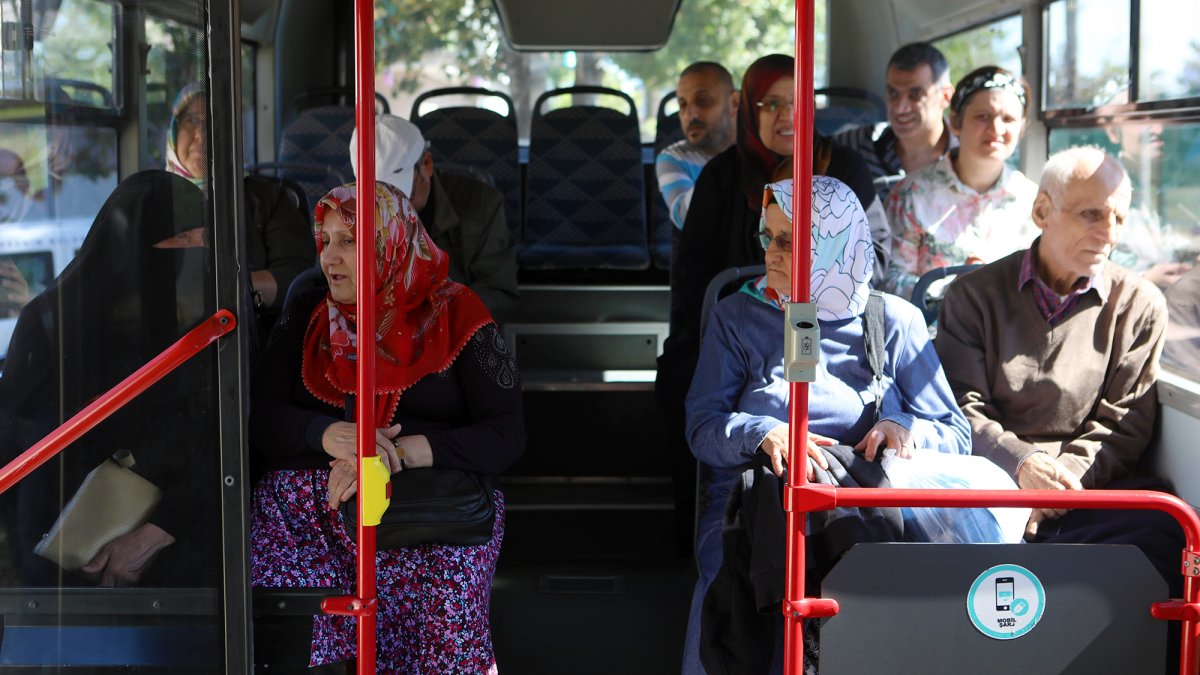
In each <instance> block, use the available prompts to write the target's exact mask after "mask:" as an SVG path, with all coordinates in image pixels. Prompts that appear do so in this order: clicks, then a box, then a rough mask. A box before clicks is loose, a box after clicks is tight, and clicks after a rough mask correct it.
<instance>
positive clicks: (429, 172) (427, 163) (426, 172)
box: [421, 150, 433, 180]
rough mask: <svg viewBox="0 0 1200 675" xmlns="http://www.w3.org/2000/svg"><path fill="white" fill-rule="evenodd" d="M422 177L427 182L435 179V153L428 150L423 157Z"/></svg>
mask: <svg viewBox="0 0 1200 675" xmlns="http://www.w3.org/2000/svg"><path fill="white" fill-rule="evenodd" d="M421 175H422V176H424V177H425V178H426V179H427V180H428V179H429V178H432V177H433V153H431V152H429V151H428V150H426V151H425V154H423V155H421Z"/></svg>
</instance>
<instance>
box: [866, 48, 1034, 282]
mask: <svg viewBox="0 0 1200 675" xmlns="http://www.w3.org/2000/svg"><path fill="white" fill-rule="evenodd" d="M1025 100H1026V99H1025V90H1024V88H1023V87H1022V85H1021V82H1020V81H1019V80H1018V78H1017V77H1016V76H1014V75H1013V74H1012V73H1010V72H1008V71H1007V70H1005V69H1003V68H1000V67H997V66H984V67H983V68H979V69H977V70H975V71H973V72H971V73H970V74H968V75H967V76H966V77H964V78H963V79H962V80H961V81H959V83H958V86H956V87H955V88H954V97H953V98H952V99H951V103H950V107H951V114H950V128H951V130H952V131H953V132H954V134H955V135H956V136H958V141H959V146H958V149H957V150H956V151H954V152H952V153H950V154H949V155H947V156H945V157H943V158H942V159H941V160H939V161H938V162H937V163H936V164H933V165H932V166H929V167H926V168H925V169H923V170H921V171H918V172H916V173H914V174H912V175H910V176H909V177H907V178H905V179H904V180H903V181H902V182H901V183H900V184H899V185H897V186H896V188H895V189H894V190H893V191H892V193H891V195H890V196H889V197H888V201H887V205H886V209H887V215H888V221H889V223H890V225H891V228H892V232H893V239H892V257H891V260H890V262H889V265H888V269H887V272H886V274H885V276H884V282H883V287H884V288H885V289H886V290H888V291H890V292H892V293H895V294H897V295H900V296H903V297H905V298H907V297H909V296H911V295H912V290H913V286H914V285H916V283H917V280H918V279H919V278H920V277H921V275H923V274H925V273H926V272H928V271H930V270H933V269H936V268H938V267H946V266H950V265H962V264H968V263H986V262H991V261H993V260H997V259H999V258H1001V257H1003V256H1005V255H1007V254H1009V253H1011V252H1013V251H1016V250H1019V249H1022V248H1025V247H1027V246H1029V244H1030V243H1031V242H1032V241H1033V239H1034V237H1036V236H1037V230H1036V228H1035V227H1034V225H1033V222H1032V221H1031V220H1030V216H1029V214H1030V209H1031V208H1032V206H1033V199H1034V197H1036V196H1037V184H1036V183H1034V182H1033V181H1031V180H1029V179H1028V178H1026V177H1025V176H1024V174H1022V173H1021V172H1020V171H1016V170H1014V169H1011V168H1009V167H1008V165H1007V164H1006V163H1005V161H1006V160H1007V159H1008V158H1009V157H1010V156H1011V155H1012V154H1013V152H1014V151H1015V150H1016V149H1017V142H1018V141H1019V140H1020V138H1021V132H1022V131H1023V129H1024V126H1025Z"/></svg>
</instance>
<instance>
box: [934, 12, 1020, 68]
mask: <svg viewBox="0 0 1200 675" xmlns="http://www.w3.org/2000/svg"><path fill="white" fill-rule="evenodd" d="M933 46H934V47H937V48H938V50H939V51H941V52H942V54H943V55H944V56H945V57H946V63H947V64H948V65H949V66H950V79H951V80H953V81H957V80H958V78H960V77H962V76H963V75H966V74H967V73H969V72H971V71H972V70H974V69H976V68H978V67H980V66H985V65H989V64H991V65H995V66H1000V67H1001V68H1004V69H1005V70H1007V71H1008V72H1010V73H1021V72H1023V69H1022V68H1021V53H1020V50H1021V16H1020V15H1019V14H1015V15H1013V16H1010V17H1006V18H1003V19H998V20H996V21H992V22H991V23H987V24H984V25H982V26H977V27H975V28H971V29H968V30H965V31H962V32H961V33H955V34H954V35H951V36H949V37H944V38H942V39H940V40H934V41H933Z"/></svg>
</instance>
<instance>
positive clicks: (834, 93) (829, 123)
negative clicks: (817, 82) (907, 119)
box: [813, 87, 887, 136]
mask: <svg viewBox="0 0 1200 675" xmlns="http://www.w3.org/2000/svg"><path fill="white" fill-rule="evenodd" d="M813 95H814V96H816V97H817V100H818V106H817V109H816V111H815V113H814V117H815V122H816V126H817V131H818V132H820V133H822V134H824V135H826V136H834V135H837V134H839V133H841V132H843V131H845V130H846V129H849V128H850V127H858V126H864V125H868V124H875V123H876V122H882V121H884V120H886V119H887V106H885V105H884V103H883V99H881V98H879V96H877V95H875V94H873V93H871V92H869V91H866V90H863V89H854V88H852V87H824V88H821V89H817V90H816V91H814V92H813ZM822 97H823V98H824V100H825V104H824V105H820V101H821V98H822Z"/></svg>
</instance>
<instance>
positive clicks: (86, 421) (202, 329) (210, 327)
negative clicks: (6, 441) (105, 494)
mask: <svg viewBox="0 0 1200 675" xmlns="http://www.w3.org/2000/svg"><path fill="white" fill-rule="evenodd" d="M236 326H237V319H236V318H235V317H234V316H233V314H231V313H230V312H229V311H228V310H224V309H222V310H220V311H218V312H217V313H216V314H213V315H212V316H211V317H209V318H208V319H207V320H205V321H204V323H201V324H200V325H199V326H196V327H195V328H193V329H192V330H190V331H188V332H187V334H186V335H184V336H183V337H181V338H179V340H178V341H177V342H176V343H175V344H173V345H171V346H170V347H167V348H166V349H165V350H163V352H162V353H161V354H159V355H158V356H156V357H154V358H153V359H150V361H149V362H148V363H146V365H144V366H142V367H141V368H138V369H137V370H135V371H134V372H133V374H132V375H130V376H129V377H126V378H125V379H124V380H121V381H120V382H119V383H117V385H116V386H114V387H113V388H112V389H109V390H108V391H107V392H105V393H104V394H103V395H101V396H100V398H97V399H96V400H95V401H92V402H91V403H90V404H88V406H87V407H86V408H84V409H83V410H80V411H79V412H77V413H75V415H74V416H72V417H71V419H69V420H67V421H66V422H63V423H62V425H61V426H59V427H58V428H57V429H55V430H54V431H51V432H50V433H49V434H47V435H46V437H45V438H43V439H42V440H40V441H38V442H37V443H34V444H33V446H32V447H30V448H29V449H28V450H26V451H25V452H23V453H21V454H20V455H18V456H17V458H16V459H14V460H12V461H11V462H9V463H8V464H7V465H5V466H4V467H3V468H0V494H3V493H4V492H6V491H7V490H8V489H9V488H11V487H12V486H14V485H16V484H17V483H19V482H21V479H23V478H25V476H28V475H29V474H30V473H32V472H33V471H34V470H35V469H37V468H38V467H39V466H41V465H42V464H45V463H46V461H48V460H49V459H50V458H51V457H53V456H55V455H57V454H58V453H59V452H62V450H63V449H64V448H66V447H67V446H68V445H70V444H71V443H74V442H75V441H76V440H78V439H79V437H80V436H83V435H84V434H86V433H87V432H88V431H90V430H91V429H92V428H93V427H95V426H96V425H97V424H99V423H101V422H103V421H104V420H105V419H107V418H108V416H109V415H111V414H113V413H114V412H116V411H117V410H118V409H119V408H121V407H122V406H124V405H125V404H126V403H129V402H130V401H132V400H133V399H134V398H135V397H137V395H138V394H141V393H142V392H144V391H146V390H147V389H149V388H150V387H151V386H152V385H154V383H156V382H158V381H159V380H161V379H162V378H163V377H164V376H165V375H166V374H167V373H170V372H171V371H173V370H175V369H176V368H178V367H179V366H180V365H181V364H182V363H183V362H184V361H187V360H188V359H190V358H192V357H193V356H195V355H196V354H199V353H200V352H201V351H203V349H204V348H205V347H207V346H208V345H210V344H212V343H213V342H215V341H216V340H217V338H220V337H221V336H222V335H226V334H228V333H229V332H230V331H232V330H233V329H234V327H236Z"/></svg>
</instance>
